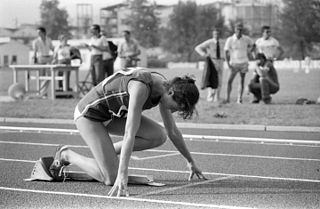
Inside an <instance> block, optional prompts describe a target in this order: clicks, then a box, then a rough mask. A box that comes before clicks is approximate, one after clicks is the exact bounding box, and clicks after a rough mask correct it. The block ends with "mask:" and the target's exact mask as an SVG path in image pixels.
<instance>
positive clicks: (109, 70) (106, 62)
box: [101, 32, 117, 78]
mask: <svg viewBox="0 0 320 209" xmlns="http://www.w3.org/2000/svg"><path fill="white" fill-rule="evenodd" d="M101 35H102V36H103V37H104V38H105V39H106V40H107V43H108V44H107V50H106V51H104V52H103V53H102V62H103V69H104V73H105V78H106V77H109V76H110V75H112V74H113V72H114V69H113V64H114V61H115V59H116V56H115V55H114V53H113V51H112V47H114V46H115V47H117V46H116V45H114V44H113V42H112V41H109V40H108V39H107V36H106V34H105V32H101ZM111 45H112V46H111ZM116 51H117V49H116Z"/></svg>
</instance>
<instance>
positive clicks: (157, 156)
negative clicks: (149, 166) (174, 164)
mask: <svg viewBox="0 0 320 209" xmlns="http://www.w3.org/2000/svg"><path fill="white" fill-rule="evenodd" d="M175 155H180V153H179V152H175V153H172V154H165V155H155V156H150V157H139V156H136V155H132V156H131V158H132V159H133V160H151V159H156V158H165V157H170V156H175Z"/></svg>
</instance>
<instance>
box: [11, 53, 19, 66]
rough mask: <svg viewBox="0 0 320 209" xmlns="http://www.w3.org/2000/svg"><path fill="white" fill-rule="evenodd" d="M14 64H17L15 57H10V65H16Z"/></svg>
mask: <svg viewBox="0 0 320 209" xmlns="http://www.w3.org/2000/svg"><path fill="white" fill-rule="evenodd" d="M16 64H18V62H17V55H12V58H11V65H16Z"/></svg>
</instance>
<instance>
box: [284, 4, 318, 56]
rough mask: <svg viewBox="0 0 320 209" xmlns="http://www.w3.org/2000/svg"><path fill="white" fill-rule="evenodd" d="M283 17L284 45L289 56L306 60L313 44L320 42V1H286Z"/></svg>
mask: <svg viewBox="0 0 320 209" xmlns="http://www.w3.org/2000/svg"><path fill="white" fill-rule="evenodd" d="M284 4H285V6H284V9H283V12H282V15H281V20H282V30H281V34H282V35H281V36H282V37H281V38H282V42H283V44H285V45H287V46H288V47H289V49H290V50H289V52H288V55H289V56H292V57H294V58H298V57H299V58H300V59H304V57H305V56H306V54H307V52H308V50H310V49H311V47H312V43H314V42H320V0H284Z"/></svg>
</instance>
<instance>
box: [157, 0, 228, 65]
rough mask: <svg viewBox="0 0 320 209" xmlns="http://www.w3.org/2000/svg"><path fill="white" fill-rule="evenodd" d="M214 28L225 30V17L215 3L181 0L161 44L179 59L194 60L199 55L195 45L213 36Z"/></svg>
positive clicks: (175, 8)
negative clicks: (204, 3)
mask: <svg viewBox="0 0 320 209" xmlns="http://www.w3.org/2000/svg"><path fill="white" fill-rule="evenodd" d="M213 28H217V29H219V30H220V31H221V32H224V31H225V26H224V18H223V17H222V15H221V13H220V11H219V10H218V9H216V8H215V7H214V5H205V6H198V5H197V4H196V2H195V1H187V2H182V1H179V3H178V4H177V5H176V6H175V7H174V9H173V13H172V15H171V16H170V19H169V25H168V27H167V28H166V29H165V31H164V35H163V42H162V44H161V45H162V46H163V48H165V49H166V50H168V51H169V52H171V53H173V54H175V55H176V56H177V58H178V59H179V60H181V61H192V60H194V59H195V57H196V56H197V55H196V53H195V52H194V47H195V46H196V45H197V44H199V43H200V42H202V41H204V40H206V39H208V38H211V37H212V29H213Z"/></svg>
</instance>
